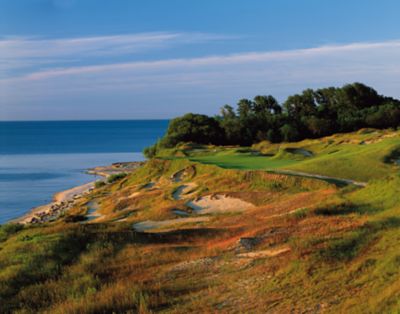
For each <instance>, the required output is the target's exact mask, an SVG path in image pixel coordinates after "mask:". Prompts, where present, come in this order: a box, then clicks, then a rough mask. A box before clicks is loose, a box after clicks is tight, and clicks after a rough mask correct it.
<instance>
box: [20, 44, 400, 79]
mask: <svg viewBox="0 0 400 314" xmlns="http://www.w3.org/2000/svg"><path fill="white" fill-rule="evenodd" d="M399 51H400V41H398V40H396V41H387V42H378V43H352V44H347V45H331V46H321V47H317V48H308V49H297V50H286V51H271V52H251V53H242V54H232V55H223V56H208V57H201V58H188V59H169V60H157V61H140V62H128V63H116V64H105V65H93V66H79V67H69V68H60V69H50V70H45V71H38V72H34V73H30V74H28V75H26V76H25V77H24V79H27V80H37V79H46V78H51V77H57V76H67V75H84V74H91V73H109V72H114V71H123V72H127V71H146V70H164V69H168V68H194V67H198V68H201V67H208V66H219V67H220V66H227V65H240V64H250V65H251V64H260V63H267V62H279V61H293V60H299V61H302V60H303V61H305V60H311V61H312V60H313V59H316V58H324V57H326V58H332V57H333V58H334V57H342V58H345V59H349V58H350V59H351V57H354V56H357V57H358V58H359V59H360V60H363V59H365V57H374V54H377V53H378V57H379V54H384V55H386V54H388V53H389V54H392V55H393V53H398V52H399ZM358 54H361V55H358ZM344 61H345V60H344ZM352 61H353V62H355V63H357V60H356V59H353V60H352ZM364 66H365V67H368V63H365V64H364Z"/></svg>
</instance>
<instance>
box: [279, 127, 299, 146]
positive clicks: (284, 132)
mask: <svg viewBox="0 0 400 314" xmlns="http://www.w3.org/2000/svg"><path fill="white" fill-rule="evenodd" d="M280 132H281V136H282V140H283V141H284V142H294V141H297V140H298V139H299V132H298V131H297V129H296V128H295V127H294V126H293V125H290V124H285V125H284V126H282V127H281V128H280Z"/></svg>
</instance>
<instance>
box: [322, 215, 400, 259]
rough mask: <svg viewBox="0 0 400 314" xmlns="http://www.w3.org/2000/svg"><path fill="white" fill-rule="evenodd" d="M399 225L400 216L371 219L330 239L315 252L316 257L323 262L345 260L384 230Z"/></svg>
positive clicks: (354, 254)
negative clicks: (324, 246)
mask: <svg viewBox="0 0 400 314" xmlns="http://www.w3.org/2000/svg"><path fill="white" fill-rule="evenodd" d="M399 227H400V218H398V217H388V218H385V219H382V220H378V221H373V222H369V223H367V224H365V225H364V226H362V227H360V228H358V229H356V230H354V231H352V232H350V233H348V234H346V235H345V236H344V237H343V238H340V239H335V240H333V241H331V242H330V243H329V244H328V246H327V247H326V248H324V249H322V250H320V251H318V252H317V258H319V259H321V260H323V261H325V262H347V261H350V260H352V259H353V258H355V257H356V256H357V255H358V254H359V253H360V252H361V251H362V250H363V249H366V248H367V247H368V246H370V245H372V243H373V242H374V241H375V240H377V239H378V237H379V233H380V232H382V231H384V230H389V229H395V228H399Z"/></svg>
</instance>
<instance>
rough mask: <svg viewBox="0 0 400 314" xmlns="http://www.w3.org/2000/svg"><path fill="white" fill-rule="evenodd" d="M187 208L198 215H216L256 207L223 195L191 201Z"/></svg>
mask: <svg viewBox="0 0 400 314" xmlns="http://www.w3.org/2000/svg"><path fill="white" fill-rule="evenodd" d="M186 205H187V206H189V207H190V208H192V209H193V210H194V212H195V213H196V214H200V215H202V214H216V213H227V212H243V211H245V210H247V209H250V208H253V207H254V205H253V204H251V203H249V202H245V201H243V200H241V199H240V198H234V197H230V196H226V195H222V194H217V195H208V196H204V197H200V198H199V199H196V200H193V201H189V202H187V203H186Z"/></svg>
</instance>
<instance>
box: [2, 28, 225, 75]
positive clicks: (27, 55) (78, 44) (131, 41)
mask: <svg viewBox="0 0 400 314" xmlns="http://www.w3.org/2000/svg"><path fill="white" fill-rule="evenodd" d="M230 38H232V37H228V36H223V35H215V34H204V33H179V32H175V33H171V32H158V33H139V34H126V35H112V36H93V37H78V38H61V39H49V38H47V39H46V38H36V37H8V38H2V39H1V38H0V70H3V71H4V70H6V69H12V68H24V67H29V66H35V65H43V64H48V63H53V64H57V63H62V62H63V61H82V60H84V61H85V60H86V61H88V60H90V58H93V57H98V58H101V57H103V58H104V57H109V56H124V55H131V54H134V53H138V52H146V51H149V50H152V49H159V48H165V47H170V46H175V45H182V44H193V43H204V42H208V41H214V40H223V39H224V40H226V39H230Z"/></svg>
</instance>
